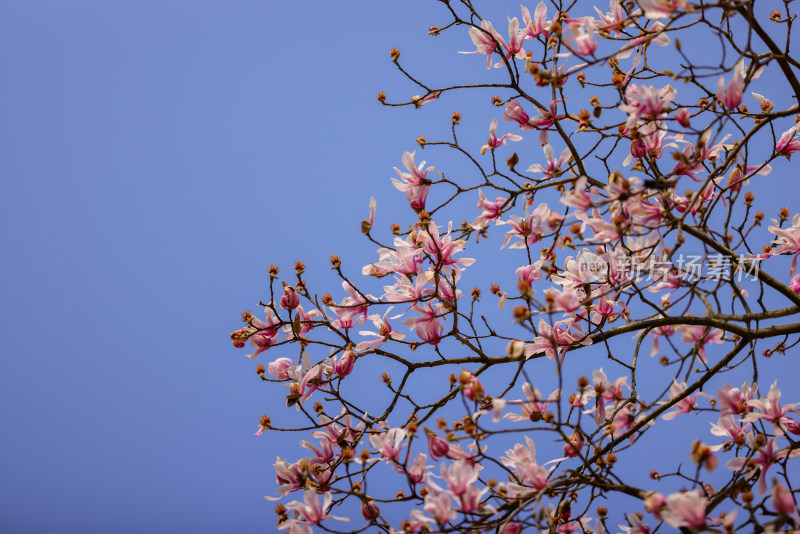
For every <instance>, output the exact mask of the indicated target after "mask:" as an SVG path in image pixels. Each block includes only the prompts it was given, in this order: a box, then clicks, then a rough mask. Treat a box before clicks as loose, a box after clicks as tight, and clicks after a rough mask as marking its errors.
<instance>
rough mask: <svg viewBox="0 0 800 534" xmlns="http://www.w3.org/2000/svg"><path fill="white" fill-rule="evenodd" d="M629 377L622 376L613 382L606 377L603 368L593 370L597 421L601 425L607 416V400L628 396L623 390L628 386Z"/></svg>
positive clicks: (595, 418)
mask: <svg viewBox="0 0 800 534" xmlns="http://www.w3.org/2000/svg"><path fill="white" fill-rule="evenodd" d="M627 381H628V377H626V376H622V377H619V378H618V379H616V380H615V381H614V383H613V384H612V383H611V382H609V380H608V378H607V377H606V374H605V372H603V369H602V368H601V369H596V370H595V371H593V372H592V384H593V385H594V391H595V398H596V403H597V404H596V406H595V415H594V420H595V422H596V423H597V424H598V425H600V424H602V423H603V421H604V420H605V417H606V401H615V402H616V401H620V400H623V399H625V398H627V395H625V392H624V391H623V390H622V388H623V386H625V387H627Z"/></svg>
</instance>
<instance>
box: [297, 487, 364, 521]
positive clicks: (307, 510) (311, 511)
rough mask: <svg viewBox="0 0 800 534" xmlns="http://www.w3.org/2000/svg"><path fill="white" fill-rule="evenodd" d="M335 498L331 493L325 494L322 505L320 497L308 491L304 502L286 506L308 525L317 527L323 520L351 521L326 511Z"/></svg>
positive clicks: (304, 495)
mask: <svg viewBox="0 0 800 534" xmlns="http://www.w3.org/2000/svg"><path fill="white" fill-rule="evenodd" d="M332 500H333V496H332V495H331V494H330V493H325V495H324V500H323V502H322V503H320V501H319V497H317V494H316V493H315V492H314V491H313V490H306V491H305V493H304V494H303V501H304V502H299V501H292V502H290V503H288V504H287V505H286V508H288V509H289V510H292V511H294V512H296V513H297V514H299V516H300V517H301V518H302V522H303V523H305V524H307V525H315V524H317V523H319V522H320V521H322V520H323V519H329V518H332V519H338V520H339V521H349V519H346V518H342V517H336V516H332V515H330V514H328V513H327V512H326V510H327V509H328V508H329V507H330V505H331V501H332Z"/></svg>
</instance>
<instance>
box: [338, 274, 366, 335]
mask: <svg viewBox="0 0 800 534" xmlns="http://www.w3.org/2000/svg"><path fill="white" fill-rule="evenodd" d="M342 288H343V289H344V290H345V291H346V292H347V294H348V296H347V297H345V298H344V300H342V302H341V303H340V304H337V305H334V306H331V311H333V313H334V315H336V317H337V319H335V320H333V321H331V325H332V326H333V327H334V328H352V327H353V326H354V325H355V324H356V323H363V322H364V320H365V319H366V318H367V306H366V302H367V301H366V300H365V299H364V297H362V296H361V294H360V293H359V292H358V291H356V289H355V288H354V287H353V286H352V285H351V284H350V283H349V282H347V281H344V282H342ZM367 297H370V298H372V297H371V295H367Z"/></svg>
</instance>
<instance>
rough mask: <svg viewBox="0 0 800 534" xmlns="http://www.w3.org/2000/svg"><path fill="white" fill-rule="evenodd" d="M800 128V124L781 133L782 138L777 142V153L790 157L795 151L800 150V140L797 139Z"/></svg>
mask: <svg viewBox="0 0 800 534" xmlns="http://www.w3.org/2000/svg"><path fill="white" fill-rule="evenodd" d="M798 130H800V124H797V125H795V126H792V127H791V128H789V129H788V130H786V131H785V132H783V133H782V134H781V137H780V139H778V142H777V143H775V154H777V155H778V156H786V158H787V159H788V158H790V157H791V155H792V154H794V153H795V152H800V140H798V139H797V132H798Z"/></svg>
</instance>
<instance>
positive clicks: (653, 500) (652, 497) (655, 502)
mask: <svg viewBox="0 0 800 534" xmlns="http://www.w3.org/2000/svg"><path fill="white" fill-rule="evenodd" d="M666 506H667V498H666V497H664V495H662V494H661V493H658V492H655V491H653V492H650V493H648V494H647V497H645V499H644V509H645V510H647V511H648V512H650V513H651V514H653V515H654V516H655V518H656V519H658V520H659V521H661V511H662V510H663V509H664V508H666Z"/></svg>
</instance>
